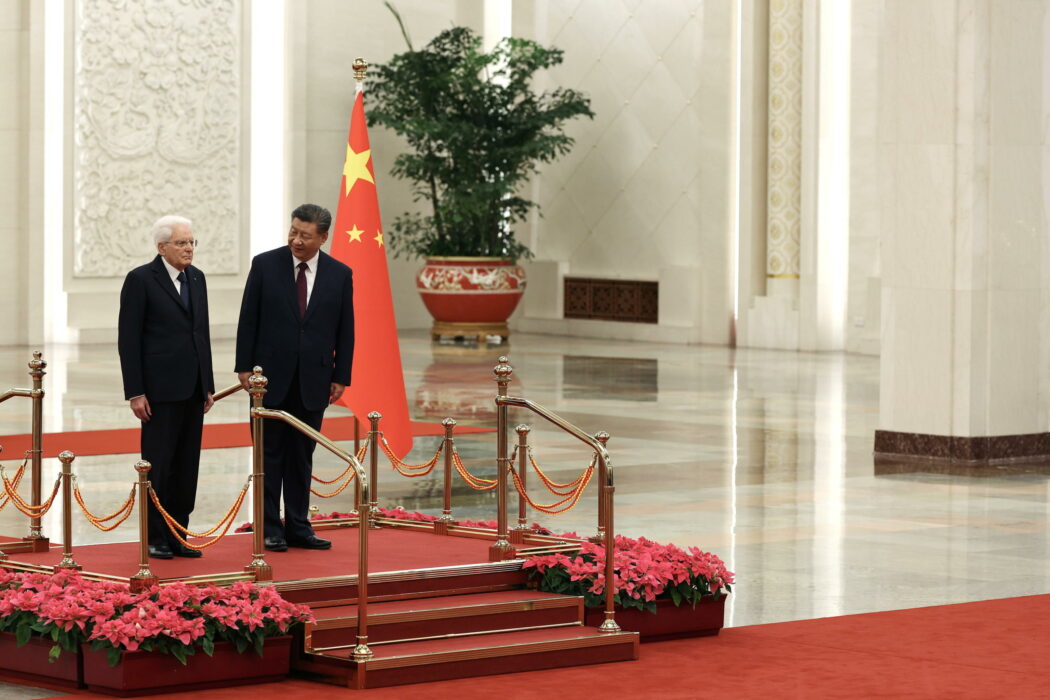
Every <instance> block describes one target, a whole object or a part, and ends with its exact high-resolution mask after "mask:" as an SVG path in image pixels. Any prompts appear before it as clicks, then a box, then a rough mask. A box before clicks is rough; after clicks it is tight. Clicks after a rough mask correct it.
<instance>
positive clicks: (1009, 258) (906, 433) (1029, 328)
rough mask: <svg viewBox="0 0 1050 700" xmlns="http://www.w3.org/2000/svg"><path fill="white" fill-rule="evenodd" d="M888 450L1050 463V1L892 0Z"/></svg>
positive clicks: (885, 68) (886, 54) (884, 149)
mask: <svg viewBox="0 0 1050 700" xmlns="http://www.w3.org/2000/svg"><path fill="white" fill-rule="evenodd" d="M884 11H885V15H884V24H883V27H884V30H883V33H882V40H881V47H880V59H879V60H880V86H879V87H880V110H879V115H878V117H879V129H878V132H879V153H880V156H879V157H880V176H879V185H880V187H879V189H880V192H881V193H882V194H883V197H882V207H883V211H882V217H881V219H882V221H883V222H884V224H885V228H884V230H883V238H882V250H883V265H882V272H883V286H882V363H881V381H880V411H879V429H878V430H877V431H876V433H875V449H876V453H877V454H880V455H884V454H906V455H918V456H923V457H934V458H941V459H948V460H961V461H968V462H976V463H978V464H981V463H987V462H989V461H994V460H998V459H1006V458H1020V457H1032V456H1043V457H1045V456H1047V455H1050V433H1048V432H1047V424H1048V410H1047V398H1048V397H1047V393H1048V389H1047V387H1048V376H1047V375H1048V367H1050V333H1048V328H1050V303H1048V301H1050V243H1048V238H1047V220H1046V215H1045V212H1046V211H1047V204H1048V203H1050V187H1048V183H1050V178H1048V168H1050V148H1048V145H1047V136H1046V133H1047V132H1046V127H1045V125H1046V124H1047V123H1048V116H1050V108H1048V104H1050V99H1048V88H1047V84H1048V83H1047V81H1048V79H1050V75H1048V71H1050V68H1048V63H1050V59H1048V54H1047V51H1048V41H1047V32H1048V22H1050V17H1048V12H1050V3H1048V2H1046V0H1025V1H1020V0H1019V1H1011V2H1006V1H996V0H886V2H885V6H884Z"/></svg>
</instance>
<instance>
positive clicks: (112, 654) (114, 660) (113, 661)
mask: <svg viewBox="0 0 1050 700" xmlns="http://www.w3.org/2000/svg"><path fill="white" fill-rule="evenodd" d="M122 655H123V653H122V652H121V651H120V649H117V648H116V647H109V648H107V649H106V662H107V663H108V664H109V665H110V666H116V665H117V664H119V663H120V657H121V656H122Z"/></svg>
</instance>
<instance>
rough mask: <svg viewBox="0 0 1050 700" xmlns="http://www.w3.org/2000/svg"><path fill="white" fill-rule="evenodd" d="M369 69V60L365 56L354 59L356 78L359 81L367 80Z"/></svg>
mask: <svg viewBox="0 0 1050 700" xmlns="http://www.w3.org/2000/svg"><path fill="white" fill-rule="evenodd" d="M367 70H368V61H366V60H365V59H363V58H355V59H354V80H356V81H357V82H359V83H363V82H364V81H365V71H367Z"/></svg>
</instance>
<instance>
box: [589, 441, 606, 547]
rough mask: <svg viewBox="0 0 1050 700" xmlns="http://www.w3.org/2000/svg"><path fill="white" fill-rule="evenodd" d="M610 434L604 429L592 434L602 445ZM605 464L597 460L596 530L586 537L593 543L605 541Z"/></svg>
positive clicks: (603, 445)
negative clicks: (603, 495)
mask: <svg viewBox="0 0 1050 700" xmlns="http://www.w3.org/2000/svg"><path fill="white" fill-rule="evenodd" d="M610 437H611V436H610V435H609V433H607V432H605V431H604V430H599V431H598V432H596V433H595V434H594V439H595V440H597V441H598V442H600V443H602V447H605V446H606V445H608V444H609V438H610ZM606 469H607V467H606V465H605V462H603V461H601V460H600V459H599V460H598V530H597V531H596V532H595V533H594V535H593V536H591V537H589V538H588V539H589V540H590V541H591V542H593V543H595V544H602V543H603V542H604V541H605V517H606V514H605V507H606V506H605V498H603V497H602V494H603V493H605V491H604V489H605V480H606V474H605V472H606Z"/></svg>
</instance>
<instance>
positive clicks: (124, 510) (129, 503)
mask: <svg viewBox="0 0 1050 700" xmlns="http://www.w3.org/2000/svg"><path fill="white" fill-rule="evenodd" d="M73 497H74V498H75V499H76V501H77V504H78V505H79V506H80V509H81V510H82V511H84V515H86V516H87V519H88V522H90V523H91V524H92V525H94V526H95V527H97V528H98V529H99V530H102V531H103V532H110V531H111V530H116V529H117V528H118V527H120V525H121V523H123V522H124V521H125V520H127V519H128V518H129V517H130V516H131V514H132V512H134V510H135V485H134V484H132V486H131V493H130V494H128V499H127V500H126V501H124V503H123V505H121V506H120V508H118V509H117V510H116V511H114V512H113V513H112V514H110V515H107V516H105V517H103V516H99V515H95V514H94V513H92V512H91V511H90V510H88V507H87V504H86V503H84V496H83V494H82V493H81V492H80V486H78V485H77V478H76V476H74V477H73ZM114 518H119V519H118V520H117V521H116V522H115V523H113V524H112V525H103V523H106V522H109V521H110V520H113V519H114Z"/></svg>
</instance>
